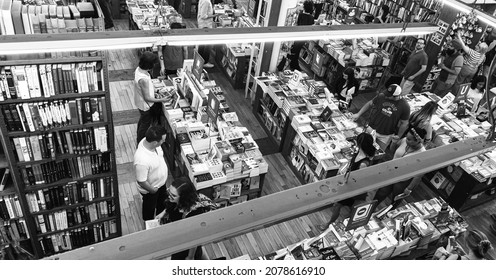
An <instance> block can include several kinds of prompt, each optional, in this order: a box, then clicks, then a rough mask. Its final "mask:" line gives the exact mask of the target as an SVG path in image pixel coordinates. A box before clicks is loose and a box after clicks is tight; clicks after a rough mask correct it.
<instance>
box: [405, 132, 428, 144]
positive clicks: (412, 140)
mask: <svg viewBox="0 0 496 280" xmlns="http://www.w3.org/2000/svg"><path fill="white" fill-rule="evenodd" d="M426 134H427V131H425V129H423V128H419V127H411V128H409V129H408V131H407V134H406V145H407V146H408V147H411V148H414V149H417V148H419V147H420V145H421V144H422V143H423V142H424V139H425V135H426Z"/></svg>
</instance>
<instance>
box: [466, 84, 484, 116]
mask: <svg viewBox="0 0 496 280" xmlns="http://www.w3.org/2000/svg"><path fill="white" fill-rule="evenodd" d="M482 97H484V93H483V92H480V91H479V90H477V89H472V88H470V89H469V90H468V93H467V102H469V103H470V106H472V110H471V112H472V113H475V111H476V110H477V108H478V107H479V103H480V101H481V100H482Z"/></svg>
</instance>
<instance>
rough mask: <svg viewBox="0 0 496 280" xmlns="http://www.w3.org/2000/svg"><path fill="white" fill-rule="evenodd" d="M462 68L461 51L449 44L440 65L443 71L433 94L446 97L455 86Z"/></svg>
mask: <svg viewBox="0 0 496 280" xmlns="http://www.w3.org/2000/svg"><path fill="white" fill-rule="evenodd" d="M462 66H463V56H462V54H461V53H460V50H457V49H455V47H454V46H453V44H452V43H449V44H448V45H447V48H446V52H445V56H444V58H443V61H442V62H441V63H439V65H438V67H439V68H440V69H441V71H440V72H439V76H438V77H437V79H436V81H435V82H434V84H435V85H434V90H433V92H434V93H435V94H436V95H438V96H440V97H443V96H445V95H446V94H447V93H448V92H449V91H450V89H451V87H452V86H453V85H454V84H455V81H456V78H457V77H458V74H459V73H460V71H461V69H462Z"/></svg>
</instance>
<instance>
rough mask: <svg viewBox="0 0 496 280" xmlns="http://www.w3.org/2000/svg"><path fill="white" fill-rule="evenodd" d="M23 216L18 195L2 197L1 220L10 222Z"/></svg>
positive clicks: (0, 200)
mask: <svg viewBox="0 0 496 280" xmlns="http://www.w3.org/2000/svg"><path fill="white" fill-rule="evenodd" d="M23 216H24V214H23V213H22V208H21V204H20V202H19V197H18V196H17V194H12V195H6V196H0V218H2V219H4V220H10V219H15V218H21V217H23Z"/></svg>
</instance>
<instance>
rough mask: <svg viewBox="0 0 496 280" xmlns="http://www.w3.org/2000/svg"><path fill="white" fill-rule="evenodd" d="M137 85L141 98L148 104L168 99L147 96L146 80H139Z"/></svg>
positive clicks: (148, 87)
mask: <svg viewBox="0 0 496 280" xmlns="http://www.w3.org/2000/svg"><path fill="white" fill-rule="evenodd" d="M138 85H139V88H140V90H141V96H143V99H144V100H145V101H146V102H149V103H155V102H164V101H167V100H169V99H170V98H169V97H164V98H155V96H149V95H148V93H149V92H150V83H149V82H148V81H147V80H146V79H141V80H139V82H138Z"/></svg>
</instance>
